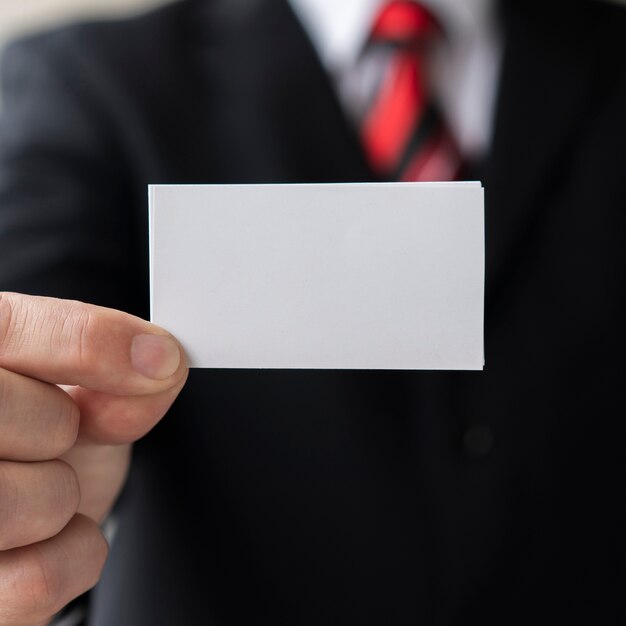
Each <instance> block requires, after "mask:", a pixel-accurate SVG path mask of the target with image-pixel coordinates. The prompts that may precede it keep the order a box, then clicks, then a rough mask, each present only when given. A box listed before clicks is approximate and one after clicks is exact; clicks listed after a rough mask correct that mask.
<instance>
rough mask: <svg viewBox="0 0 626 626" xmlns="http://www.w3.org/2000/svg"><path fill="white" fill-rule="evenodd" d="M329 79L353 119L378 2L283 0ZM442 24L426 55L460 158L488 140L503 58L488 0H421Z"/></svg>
mask: <svg viewBox="0 0 626 626" xmlns="http://www.w3.org/2000/svg"><path fill="white" fill-rule="evenodd" d="M289 1H290V4H291V7H292V9H293V10H294V12H295V13H296V15H297V16H298V18H299V19H300V21H301V22H302V24H303V26H304V28H305V30H306V31H307V33H308V34H309V37H310V39H311V41H312V43H313V46H314V47H315V49H316V50H317V53H318V55H319V57H320V60H321V61H322V63H323V65H324V66H325V67H326V69H327V70H328V72H329V74H330V76H331V77H332V79H333V81H334V83H335V87H336V89H337V94H338V96H339V99H340V101H341V102H342V104H343V106H344V107H345V109H346V112H347V113H348V115H349V116H350V117H351V118H352V119H353V120H355V122H356V120H358V119H359V117H360V114H361V113H362V111H363V109H364V108H365V106H366V101H367V99H368V91H370V92H371V88H372V84H373V83H374V82H375V81H376V74H377V72H378V71H379V69H380V67H376V66H377V65H378V66H380V59H378V60H377V61H375V62H374V64H373V66H372V64H371V63H369V64H368V63H363V58H362V54H361V53H362V51H363V48H364V46H365V43H366V40H367V38H368V35H369V31H370V29H371V26H372V24H373V21H374V18H375V16H376V14H377V12H378V11H379V10H380V8H381V6H382V5H383V4H384V1H385V0H289ZM422 4H423V5H424V6H425V7H426V8H428V9H429V10H430V11H431V13H433V15H435V17H436V18H437V19H438V20H439V22H440V23H441V24H442V26H443V29H444V31H445V34H446V36H445V39H442V40H441V41H440V42H438V44H437V45H436V47H435V49H434V50H433V54H432V55H431V57H430V59H429V69H430V75H431V82H432V89H433V91H434V93H435V94H436V97H437V98H438V101H439V105H440V107H441V110H442V112H443V114H444V116H445V118H446V120H447V122H448V126H449V128H450V130H451V131H452V133H453V135H454V136H455V138H456V140H457V143H458V145H459V147H460V149H461V151H462V153H463V154H464V155H465V156H466V157H469V158H471V157H477V156H480V155H482V154H483V153H484V151H485V149H486V148H487V146H488V145H489V142H490V140H491V130H492V119H493V109H494V103H495V95H496V89H497V84H498V72H499V67H500V61H501V57H502V43H501V36H500V35H501V33H500V29H499V25H498V23H497V20H496V15H495V8H494V0H422Z"/></svg>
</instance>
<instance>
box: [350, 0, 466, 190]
mask: <svg viewBox="0 0 626 626" xmlns="http://www.w3.org/2000/svg"><path fill="white" fill-rule="evenodd" d="M442 35H443V33H442V31H441V29H440V27H439V24H438V22H437V21H436V20H435V19H434V18H433V16H432V15H431V14H430V13H429V12H428V11H427V10H426V9H424V8H423V7H422V6H420V5H419V4H417V3H416V2H413V1H412V0H393V1H391V2H389V3H387V4H385V5H384V6H383V8H382V11H381V12H380V13H379V14H378V16H377V18H376V20H375V22H374V26H373V29H372V32H371V35H370V39H369V42H368V46H369V47H378V46H380V47H383V48H384V49H387V50H388V51H389V55H390V59H389V62H388V64H387V65H386V70H385V74H384V76H383V78H382V80H381V81H380V85H379V87H378V89H377V92H376V94H375V95H374V98H373V99H372V103H371V105H370V107H369V109H368V110H367V112H366V114H365V117H364V120H363V123H362V127H361V139H362V142H363V147H364V150H365V154H366V156H367V158H368V160H369V163H370V165H371V167H372V170H373V171H374V173H375V174H376V175H377V176H379V177H380V178H383V179H387V180H403V181H441V180H452V179H454V178H456V177H457V175H458V173H459V171H460V168H461V158H460V154H459V151H458V149H457V147H456V145H455V143H454V141H453V139H452V137H451V135H450V133H449V132H448V130H447V128H446V127H445V125H444V123H443V120H442V118H441V116H440V114H439V111H438V109H437V108H436V107H435V106H434V104H433V100H432V98H431V97H430V94H429V90H428V81H427V75H426V54H427V52H428V50H429V47H430V46H431V45H432V43H433V42H434V41H435V40H436V38H437V37H441V36H442Z"/></svg>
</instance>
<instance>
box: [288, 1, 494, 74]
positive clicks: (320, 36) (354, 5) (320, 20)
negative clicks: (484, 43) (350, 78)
mask: <svg viewBox="0 0 626 626" xmlns="http://www.w3.org/2000/svg"><path fill="white" fill-rule="evenodd" d="M289 1H290V4H291V6H292V8H293V10H294V12H295V13H296V15H297V16H298V18H299V19H300V21H301V22H302V24H303V25H304V28H305V30H306V31H307V32H308V34H309V37H310V39H311V41H312V42H313V45H314V46H315V48H316V50H317V52H318V54H319V56H320V59H321V60H322V63H323V64H324V65H325V66H326V68H327V69H328V70H329V71H330V72H332V73H341V72H344V71H346V70H347V69H348V68H350V67H352V66H353V65H354V64H355V63H356V61H357V58H358V56H359V54H360V52H361V50H362V48H363V46H364V45H365V41H366V39H367V37H368V34H369V29H370V26H371V24H372V22H373V21H374V16H375V15H376V12H377V11H378V10H379V7H381V6H382V5H383V4H384V2H385V0H340V1H338V0H289ZM422 4H423V5H424V6H425V7H427V8H428V9H429V10H430V11H431V12H432V13H433V14H434V15H435V16H436V17H437V19H439V21H440V22H441V23H442V24H443V27H444V30H445V31H446V35H447V39H448V41H449V42H450V43H451V45H455V43H458V42H462V41H463V40H464V39H467V38H468V37H477V36H481V33H482V32H484V30H485V29H486V28H488V27H489V25H490V20H491V19H492V17H493V16H492V13H493V0H422Z"/></svg>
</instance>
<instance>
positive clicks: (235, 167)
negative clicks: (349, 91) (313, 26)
mask: <svg viewBox="0 0 626 626" xmlns="http://www.w3.org/2000/svg"><path fill="white" fill-rule="evenodd" d="M195 12H196V17H197V19H199V23H200V25H201V26H200V29H201V30H200V32H201V36H200V37H198V40H197V45H198V48H197V59H198V62H199V64H200V69H201V75H202V76H203V86H202V89H201V90H200V98H201V101H202V102H203V105H202V106H203V107H204V109H205V110H204V112H205V115H206V117H207V119H209V120H210V122H209V126H210V128H209V135H210V136H209V137H207V140H208V142H209V144H210V158H209V159H208V162H207V163H206V167H205V172H204V174H205V180H213V181H216V182H313V181H329V182H330V181H359V180H367V178H368V171H367V166H366V164H365V161H364V158H363V156H362V154H361V150H360V148H359V145H358V141H357V138H356V134H355V133H354V132H353V131H352V129H351V128H350V126H349V124H348V122H347V121H346V118H345V116H344V114H343V112H342V109H341V107H340V105H339V102H338V100H337V98H336V96H335V94H334V91H333V88H332V85H331V83H330V80H329V78H328V77H327V75H326V72H325V71H324V69H323V67H322V66H321V63H320V61H319V59H318V57H317V55H316V53H315V51H314V49H313V47H312V45H311V43H310V41H309V39H308V37H307V36H306V34H305V33H304V31H303V29H302V27H301V26H300V24H299V22H298V20H297V19H296V17H295V16H294V14H293V13H292V11H291V9H290V7H289V6H288V4H287V2H286V0H217V1H214V2H196V3H195ZM194 19H195V18H194Z"/></svg>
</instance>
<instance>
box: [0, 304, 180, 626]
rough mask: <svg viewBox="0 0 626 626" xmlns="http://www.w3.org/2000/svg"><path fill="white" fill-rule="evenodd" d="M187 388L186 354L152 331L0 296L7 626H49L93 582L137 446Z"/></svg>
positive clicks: (121, 319) (2, 615)
mask: <svg viewBox="0 0 626 626" xmlns="http://www.w3.org/2000/svg"><path fill="white" fill-rule="evenodd" d="M186 378H187V366H186V361H185V357H184V353H183V351H182V349H181V347H180V345H179V344H178V343H177V342H176V341H175V340H174V339H173V337H172V336H171V335H169V334H168V333H166V332H165V331H164V330H162V329H160V328H158V327H156V326H154V325H152V324H150V323H148V322H145V321H143V320H141V319H139V318H136V317H133V316H131V315H127V314H125V313H121V312H120V311H114V310H111V309H105V308H102V307H96V306H91V305H88V304H83V303H81V302H70V301H64V300H55V299H52V298H38V297H32V296H23V295H19V294H8V293H0V626H9V625H10V626H39V625H42V624H46V623H47V622H48V620H49V619H50V618H51V616H52V615H54V613H56V612H57V611H59V610H60V609H61V608H62V607H63V606H64V605H65V604H67V603H68V602H69V601H70V600H72V599H73V598H75V597H76V596H78V595H80V594H81V593H83V592H84V591H86V590H87V589H89V588H91V587H92V586H93V585H94V584H95V583H96V582H97V580H98V578H99V576H100V572H101V570H102V567H103V565H104V561H105V558H106V554H107V549H108V548H107V545H106V542H105V540H104V538H103V536H102V534H101V532H100V530H99V527H98V522H100V521H101V520H102V519H103V518H104V517H105V516H106V514H107V512H108V511H109V510H110V508H111V506H112V505H113V503H114V501H115V498H116V497H117V495H118V494H119V491H120V489H121V487H122V485H123V483H124V480H125V478H126V473H127V469H128V464H129V459H130V444H131V442H133V441H135V440H136V439H138V438H140V437H142V436H143V435H144V434H145V433H147V432H148V431H149V430H150V429H151V428H152V427H153V426H154V425H155V424H156V423H157V422H158V421H159V420H160V419H161V417H162V416H163V415H164V414H165V412H166V411H167V409H168V408H169V407H170V405H171V404H172V402H173V401H174V399H175V398H176V396H177V395H178V393H179V392H180V390H181V389H182V387H183V385H184V384H185V380H186ZM59 385H62V387H61V386H59Z"/></svg>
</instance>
